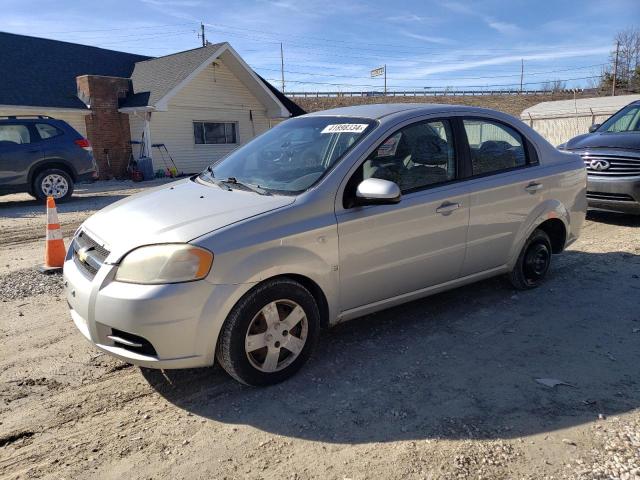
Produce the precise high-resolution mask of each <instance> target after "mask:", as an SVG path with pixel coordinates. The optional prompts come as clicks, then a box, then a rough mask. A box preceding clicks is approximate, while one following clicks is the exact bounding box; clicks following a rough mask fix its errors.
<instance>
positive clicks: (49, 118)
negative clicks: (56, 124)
mask: <svg viewBox="0 0 640 480" xmlns="http://www.w3.org/2000/svg"><path fill="white" fill-rule="evenodd" d="M2 118H8V119H11V120H17V119H19V118H42V119H47V120H55V118H54V117H50V116H49V115H0V119H2Z"/></svg>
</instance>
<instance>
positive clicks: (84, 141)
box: [73, 138, 91, 151]
mask: <svg viewBox="0 0 640 480" xmlns="http://www.w3.org/2000/svg"><path fill="white" fill-rule="evenodd" d="M73 143H75V144H76V145H78V146H79V147H80V148H84V149H85V150H87V151H89V150H91V143H90V142H89V140H87V139H86V138H79V139H78V140H74V142H73Z"/></svg>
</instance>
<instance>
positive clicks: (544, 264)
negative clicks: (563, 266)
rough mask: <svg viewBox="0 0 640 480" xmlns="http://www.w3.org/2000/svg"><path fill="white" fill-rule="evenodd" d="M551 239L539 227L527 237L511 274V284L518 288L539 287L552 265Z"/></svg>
mask: <svg viewBox="0 0 640 480" xmlns="http://www.w3.org/2000/svg"><path fill="white" fill-rule="evenodd" d="M551 254H552V250H551V240H550V239H549V235H547V234H546V232H544V231H543V230H540V229H537V230H534V232H533V233H532V234H531V236H530V237H529V238H528V239H527V241H526V242H525V244H524V246H523V247H522V251H521V252H520V255H519V256H518V261H517V262H516V264H515V266H514V267H513V270H511V273H510V274H509V279H510V280H511V284H512V285H513V286H514V287H515V288H517V289H518V290H530V289H532V288H536V287H538V286H539V285H540V284H541V283H542V282H543V281H544V278H545V276H546V275H547V272H548V271H549V266H550V265H551Z"/></svg>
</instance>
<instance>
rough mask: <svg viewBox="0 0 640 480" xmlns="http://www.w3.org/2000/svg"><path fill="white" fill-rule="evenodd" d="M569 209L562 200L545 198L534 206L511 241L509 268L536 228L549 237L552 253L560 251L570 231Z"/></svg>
mask: <svg viewBox="0 0 640 480" xmlns="http://www.w3.org/2000/svg"><path fill="white" fill-rule="evenodd" d="M569 226H570V218H569V211H568V210H567V209H566V207H565V206H564V204H562V202H559V201H557V200H547V201H546V202H543V203H541V204H540V205H538V207H537V208H535V209H534V210H533V211H532V212H531V214H530V215H529V217H528V219H527V220H526V221H525V222H523V224H522V226H521V228H520V231H519V232H518V234H517V236H516V239H515V241H514V243H513V246H512V250H511V252H510V255H509V268H512V267H513V265H515V262H516V261H517V259H518V255H520V250H522V247H523V245H524V244H525V242H526V241H527V239H528V238H529V236H530V235H531V234H532V233H533V231H534V230H536V229H537V228H542V230H544V232H545V233H546V234H547V235H549V238H550V239H551V248H552V252H553V253H560V252H562V251H563V250H564V247H565V245H566V241H567V235H568V232H569V231H570V229H569Z"/></svg>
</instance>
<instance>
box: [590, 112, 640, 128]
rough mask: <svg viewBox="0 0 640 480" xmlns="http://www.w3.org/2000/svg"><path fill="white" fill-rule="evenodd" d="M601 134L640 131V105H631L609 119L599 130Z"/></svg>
mask: <svg viewBox="0 0 640 480" xmlns="http://www.w3.org/2000/svg"><path fill="white" fill-rule="evenodd" d="M598 131H599V132H638V131H640V105H629V106H628V107H626V108H623V109H622V110H620V111H619V112H618V113H616V114H615V115H614V116H612V117H611V118H609V119H608V120H607V121H606V122H604V123H603V124H602V126H601V127H600V128H599V129H598Z"/></svg>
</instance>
